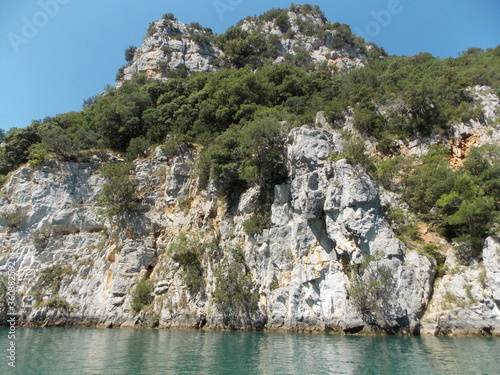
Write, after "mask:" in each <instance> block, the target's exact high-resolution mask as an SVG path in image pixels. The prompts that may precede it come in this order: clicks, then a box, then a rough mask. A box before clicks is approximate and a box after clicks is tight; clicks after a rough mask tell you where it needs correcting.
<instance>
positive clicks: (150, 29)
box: [148, 22, 158, 36]
mask: <svg viewBox="0 0 500 375" xmlns="http://www.w3.org/2000/svg"><path fill="white" fill-rule="evenodd" d="M157 32H158V29H157V28H156V26H155V24H154V22H153V23H151V24H150V25H149V27H148V36H153V35H154V34H156V33H157Z"/></svg>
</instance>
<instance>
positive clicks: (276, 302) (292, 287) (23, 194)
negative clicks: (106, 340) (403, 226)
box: [0, 127, 434, 332]
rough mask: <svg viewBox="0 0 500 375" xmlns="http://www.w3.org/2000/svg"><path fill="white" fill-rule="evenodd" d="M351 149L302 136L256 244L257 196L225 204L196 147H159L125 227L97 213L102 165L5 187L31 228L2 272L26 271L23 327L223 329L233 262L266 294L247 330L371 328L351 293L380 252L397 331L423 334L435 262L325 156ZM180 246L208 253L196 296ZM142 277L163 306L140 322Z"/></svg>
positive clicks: (6, 249) (21, 280)
mask: <svg viewBox="0 0 500 375" xmlns="http://www.w3.org/2000/svg"><path fill="white" fill-rule="evenodd" d="M341 141H342V137H341V136H340V135H339V134H336V133H331V132H328V131H325V130H322V129H314V128H311V127H301V128H296V129H294V130H292V132H291V133H290V135H289V136H288V138H287V140H286V147H285V150H286V163H287V166H288V171H289V178H288V180H287V181H286V182H285V183H283V184H280V185H276V186H275V188H274V202H273V204H272V209H271V219H272V225H271V227H270V228H269V229H266V230H264V231H263V232H262V233H261V234H257V235H253V236H248V235H247V234H246V233H245V231H244V229H243V228H244V226H243V224H244V223H245V221H246V220H248V219H249V218H250V217H251V215H252V212H253V211H254V209H255V205H256V204H257V203H256V202H257V198H258V195H259V190H258V189H255V188H251V189H249V190H248V191H247V192H245V193H243V195H242V196H241V198H240V201H239V204H238V205H237V207H228V206H227V204H226V203H225V202H224V200H223V199H222V198H221V197H220V196H219V195H218V192H217V191H216V190H214V189H213V188H209V189H208V190H206V191H205V190H204V191H199V190H198V189H197V180H196V178H193V175H192V169H193V165H194V162H195V159H196V155H197V153H196V151H195V150H194V149H187V148H186V149H184V150H183V152H182V154H181V155H179V156H177V157H175V158H174V159H173V160H168V159H167V158H166V157H164V156H162V154H161V152H160V151H159V150H158V151H157V153H156V155H155V156H154V157H152V158H150V159H147V160H138V161H136V168H135V172H134V184H135V185H136V187H137V190H138V191H139V196H140V203H139V204H138V205H137V207H136V209H135V210H134V211H133V212H131V213H129V214H127V215H125V216H124V217H123V218H122V220H121V221H120V222H114V221H111V222H110V221H109V220H108V221H106V220H103V219H102V218H100V217H99V216H98V208H97V207H96V201H95V198H96V196H97V194H98V193H99V190H100V188H101V187H102V186H103V185H104V184H105V183H106V180H105V179H104V178H103V177H102V176H101V174H100V169H99V167H100V163H99V162H97V161H96V162H95V163H86V164H85V163H62V162H48V163H47V165H46V166H44V167H37V168H33V169H32V168H28V167H23V168H21V169H19V170H18V171H17V172H16V173H15V174H14V175H13V176H12V178H11V179H10V181H9V182H8V183H7V184H6V186H5V187H4V188H3V197H2V198H1V199H2V202H1V203H2V210H1V211H2V213H4V214H6V213H10V212H16V213H19V216H20V217H21V218H22V219H21V220H20V221H19V223H17V224H18V225H15V226H14V225H11V226H9V224H8V223H7V222H4V223H1V224H2V227H1V228H2V229H1V230H2V237H1V243H0V246H1V248H2V255H1V258H0V267H2V269H6V266H7V263H8V262H10V263H14V264H15V268H16V269H17V280H18V293H19V303H18V308H19V314H20V321H21V322H23V323H24V324H33V325H42V324H49V325H54V324H90V325H104V326H136V325H151V324H152V323H151V322H154V323H155V324H157V325H159V326H161V327H172V326H192V327H201V326H204V325H207V326H208V327H212V328H217V327H225V320H224V316H223V315H222V314H221V313H220V311H219V310H220V309H217V307H216V306H215V305H214V303H213V293H214V290H215V288H216V285H217V280H218V278H220V277H221V271H220V265H221V264H222V263H224V262H229V261H230V260H231V261H233V262H236V263H238V262H239V263H238V264H240V265H241V269H240V270H241V272H242V273H243V274H247V276H248V277H249V278H250V279H251V280H252V282H253V283H254V284H253V285H255V287H256V291H258V295H259V301H258V309H257V311H256V312H254V313H253V315H252V316H251V317H250V320H248V321H239V323H238V324H239V325H238V324H237V325H236V326H243V327H244V326H248V325H249V324H250V326H252V325H253V326H254V327H260V328H266V329H284V330H308V331H309V330H317V331H324V330H330V331H338V332H351V331H356V332H357V331H361V330H365V331H366V330H369V327H368V325H366V323H365V322H364V321H363V317H362V316H361V315H360V312H359V310H358V308H357V307H356V305H355V304H354V303H353V301H352V299H350V296H349V286H350V283H351V281H352V272H351V270H352V267H355V266H356V265H357V264H360V263H361V262H363V259H364V258H365V257H367V256H368V255H369V254H372V255H374V254H378V255H377V256H378V261H377V262H379V263H380V264H381V265H383V266H384V267H385V268H387V269H390V270H391V273H392V274H393V279H392V280H393V288H392V289H391V290H390V293H389V294H388V295H387V296H386V297H385V298H386V299H387V303H388V305H390V306H391V311H389V310H388V311H387V314H386V315H387V319H388V324H389V325H390V326H391V327H393V328H395V329H401V330H406V331H411V332H418V327H419V324H420V323H419V321H420V317H421V316H422V314H423V312H424V309H425V306H426V304H427V303H428V301H429V298H430V294H431V290H432V279H433V272H434V266H433V264H432V262H430V261H429V260H428V259H427V258H426V257H424V256H422V255H419V254H417V253H415V252H408V251H407V250H406V249H405V247H404V245H403V244H402V243H401V242H400V241H399V240H398V239H397V238H396V237H395V236H394V234H393V232H392V230H391V229H390V227H389V225H388V223H387V221H386V220H385V218H384V214H383V210H382V208H381V205H380V199H379V193H378V187H377V185H376V184H375V182H374V181H373V180H372V179H371V178H370V177H369V176H368V175H367V174H366V173H365V172H363V171H362V170H361V169H359V168H357V167H354V166H352V165H350V164H348V163H347V162H346V161H345V160H340V161H337V162H330V161H328V159H327V158H328V156H329V155H330V154H331V153H332V152H338V151H339V150H340V149H341V146H340V145H341ZM3 216H8V215H3ZM186 234H187V235H186ZM183 236H184V237H183ZM180 238H184V240H183V241H185V242H184V243H183V245H184V246H188V245H189V244H188V243H189V241H191V243H192V244H194V245H195V247H196V248H197V249H201V251H200V254H201V256H200V258H199V262H200V267H201V269H202V272H201V274H200V275H202V277H203V280H202V282H201V284H200V285H202V287H201V289H200V290H198V291H193V290H192V289H190V288H189V287H188V286H189V285H188V284H189V282H188V281H186V280H187V279H186V272H185V271H184V270H183V267H182V265H181V264H180V263H178V262H179V260H178V258H175V256H173V252H175V250H173V248H174V247H173V245H172V244H176V243H177V244H178V243H180V242H179V241H181V240H180ZM186 238H187V240H186ZM186 241H187V242H186ZM235 249H236V250H235ZM238 249H239V250H238ZM236 253H238V254H239V255H237V256H236V255H235V254H236ZM174 259H176V260H174ZM236 259H237V260H236ZM141 280H149V282H150V283H151V284H152V289H151V293H150V297H151V298H152V303H151V304H150V305H149V307H148V308H147V309H143V311H142V312H141V313H136V312H135V311H134V310H133V306H132V301H133V298H134V297H133V294H134V291H135V287H136V285H137V284H138V283H139V282H140V281H141ZM148 319H150V320H149V321H148ZM249 322H250V323H249Z"/></svg>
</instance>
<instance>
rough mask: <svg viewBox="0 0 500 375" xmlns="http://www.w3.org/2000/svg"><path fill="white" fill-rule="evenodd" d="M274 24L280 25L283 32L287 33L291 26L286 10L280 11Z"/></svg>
mask: <svg viewBox="0 0 500 375" xmlns="http://www.w3.org/2000/svg"><path fill="white" fill-rule="evenodd" d="M274 26H276V27H278V28H279V29H280V31H281V32H282V33H286V32H287V31H288V29H289V28H290V19H289V18H288V13H287V11H286V10H284V11H282V12H280V13H279V14H278V15H277V16H276V18H275V19H274Z"/></svg>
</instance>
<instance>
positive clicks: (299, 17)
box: [117, 11, 372, 87]
mask: <svg viewBox="0 0 500 375" xmlns="http://www.w3.org/2000/svg"><path fill="white" fill-rule="evenodd" d="M287 15H288V22H289V25H288V26H287V30H286V31H285V30H283V29H282V28H280V27H279V26H277V25H276V22H275V20H274V19H272V20H269V21H264V20H262V19H250V20H244V21H242V22H240V24H238V26H236V27H237V28H239V29H241V30H242V31H243V32H248V33H254V34H258V35H261V37H262V38H263V39H264V40H266V41H267V42H268V43H272V45H273V48H272V49H271V50H270V51H269V56H261V58H262V59H263V61H264V60H267V59H268V58H271V57H272V58H273V59H274V63H280V62H282V61H285V57H287V56H292V57H293V56H296V55H298V54H302V55H304V56H305V57H306V59H307V60H308V62H310V63H312V64H322V63H326V64H327V65H328V66H329V67H330V68H331V69H352V68H356V67H362V66H364V64H365V63H366V51H365V50H364V49H363V48H361V47H360V46H357V45H356V44H355V43H354V42H353V41H352V40H345V38H346V37H345V36H343V35H341V34H342V33H341V32H340V31H338V30H335V29H327V30H325V32H324V33H323V34H324V35H321V36H318V35H309V34H307V33H304V32H303V26H301V25H304V24H307V25H309V27H310V28H316V29H320V28H321V27H323V26H325V25H326V24H328V21H326V20H325V19H324V17H321V16H319V15H314V14H302V13H301V12H295V11H288V13H287ZM349 33H350V31H349ZM271 38H274V39H273V41H272V42H270V39H271ZM367 48H368V49H369V48H372V47H370V46H368V47H367ZM224 56H225V54H224V51H223V50H221V49H220V48H218V47H217V45H216V43H215V41H214V38H213V36H212V32H211V30H208V29H204V28H202V27H200V26H199V25H198V24H194V25H193V24H190V25H186V24H184V23H182V22H180V21H178V20H175V19H162V20H159V21H155V22H153V23H151V24H150V26H149V30H148V35H147V36H146V38H145V39H144V41H143V43H142V45H141V47H140V48H137V49H136V51H135V54H134V57H133V59H132V61H131V63H130V64H129V65H127V66H126V67H124V68H123V74H122V76H121V77H120V78H119V79H118V81H117V86H118V87H120V86H121V85H122V84H123V82H124V81H126V80H130V79H131V78H132V77H133V76H134V74H138V73H144V74H145V75H146V77H148V78H155V79H160V80H168V76H169V73H171V72H175V71H177V72H181V74H186V75H191V74H193V73H199V72H213V71H217V70H219V69H220V66H221V60H223V59H224ZM304 56H302V58H304ZM256 58H257V57H256Z"/></svg>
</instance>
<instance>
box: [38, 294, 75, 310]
mask: <svg viewBox="0 0 500 375" xmlns="http://www.w3.org/2000/svg"><path fill="white" fill-rule="evenodd" d="M42 306H45V307H49V308H51V309H56V310H66V311H68V310H70V309H71V306H70V304H69V302H68V301H66V300H65V299H64V298H62V297H61V296H59V295H57V294H56V295H54V296H52V297H50V298H49V299H48V300H47V301H45V302H44V303H43V304H42Z"/></svg>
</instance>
